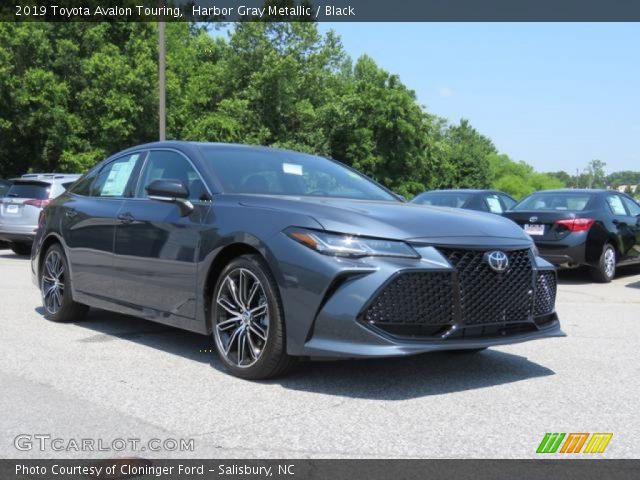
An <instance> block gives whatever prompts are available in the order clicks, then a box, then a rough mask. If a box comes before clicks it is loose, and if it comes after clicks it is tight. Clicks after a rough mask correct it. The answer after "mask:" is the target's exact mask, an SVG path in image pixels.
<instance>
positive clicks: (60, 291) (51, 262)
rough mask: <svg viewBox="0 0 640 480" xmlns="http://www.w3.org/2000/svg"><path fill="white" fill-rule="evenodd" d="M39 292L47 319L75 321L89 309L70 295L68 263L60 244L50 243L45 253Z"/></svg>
mask: <svg viewBox="0 0 640 480" xmlns="http://www.w3.org/2000/svg"><path fill="white" fill-rule="evenodd" d="M40 292H41V295H42V306H43V307H44V312H45V313H44V316H45V318H47V319H48V320H51V321H54V322H75V321H78V320H81V319H82V318H83V317H84V316H85V315H86V314H87V311H88V310H89V307H87V306H86V305H82V304H80V303H76V302H74V301H73V298H72V297H71V275H70V273H69V264H68V263H67V257H66V256H65V254H64V251H63V250H62V248H61V247H60V245H57V244H56V245H52V246H51V247H50V248H49V249H48V250H47V252H46V253H45V256H44V261H43V262H42V268H41V272H40Z"/></svg>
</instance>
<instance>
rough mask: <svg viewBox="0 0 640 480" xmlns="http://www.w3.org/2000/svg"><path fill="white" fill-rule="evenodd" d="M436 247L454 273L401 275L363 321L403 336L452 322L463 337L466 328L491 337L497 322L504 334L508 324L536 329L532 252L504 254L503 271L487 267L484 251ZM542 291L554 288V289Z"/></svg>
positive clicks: (433, 333) (440, 330) (435, 331)
mask: <svg viewBox="0 0 640 480" xmlns="http://www.w3.org/2000/svg"><path fill="white" fill-rule="evenodd" d="M438 250H439V251H440V252H441V253H442V254H443V255H444V257H445V258H446V259H447V260H448V261H449V262H450V263H451V265H452V267H453V268H454V270H453V271H444V272H442V271H440V272H438V271H433V272H431V271H422V272H411V271H410V272H401V273H399V274H398V275H397V276H395V277H394V278H393V279H392V280H390V281H389V283H388V284H387V285H386V286H385V287H384V288H383V289H382V290H381V291H380V292H379V293H378V294H377V296H376V297H375V298H374V299H373V300H372V301H371V303H370V304H369V306H368V307H367V308H366V309H365V310H364V312H363V314H362V317H361V319H362V320H363V321H365V322H367V323H368V324H371V325H375V326H377V327H379V328H380V329H382V330H384V331H386V332H387V333H389V334H391V335H395V336H404V337H438V336H441V335H443V334H445V333H446V332H447V331H448V330H450V327H451V326H452V325H454V324H457V325H458V330H456V332H457V333H456V334H457V335H465V333H464V330H468V334H469V335H479V336H483V335H491V334H492V333H491V332H490V331H489V330H486V328H489V326H491V328H493V326H499V327H500V329H502V330H500V334H501V335H504V334H506V333H505V332H507V330H506V329H507V328H508V327H509V325H514V326H515V325H522V324H525V323H529V324H530V326H531V327H532V328H534V329H535V328H536V327H535V325H533V324H531V317H532V310H533V306H534V299H533V278H534V276H533V275H534V272H533V267H532V264H531V256H530V252H529V250H527V249H522V250H512V251H507V252H505V253H506V254H507V257H508V259H509V269H508V270H507V271H506V272H504V273H497V272H495V271H493V270H492V269H491V267H489V265H488V264H487V263H486V261H485V260H484V255H485V253H486V251H481V250H461V249H448V248H439V249H438ZM546 273H547V272H544V274H545V280H538V282H539V283H540V282H542V283H543V284H544V285H545V286H549V285H550V283H549V282H550V281H555V277H553V278H549V279H547V276H546ZM551 273H553V272H551ZM538 290H540V287H538ZM544 291H545V292H549V291H553V292H555V288H553V289H550V288H546V289H545V290H544ZM554 297H555V295H554V296H546V297H544V299H542V298H540V300H539V303H540V307H539V308H541V311H542V310H544V308H547V309H548V308H551V309H553V304H554V301H555V298H554ZM543 300H544V301H546V304H545V305H543ZM536 305H538V298H537V297H536ZM549 305H550V307H549ZM485 327H486V328H485ZM476 329H480V330H478V331H479V332H480V333H478V332H475V330H476ZM508 332H509V333H513V332H512V331H511V330H508ZM494 333H495V332H494Z"/></svg>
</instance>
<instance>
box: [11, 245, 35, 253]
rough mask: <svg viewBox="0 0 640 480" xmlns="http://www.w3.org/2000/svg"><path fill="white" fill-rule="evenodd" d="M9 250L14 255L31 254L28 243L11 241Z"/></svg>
mask: <svg viewBox="0 0 640 480" xmlns="http://www.w3.org/2000/svg"><path fill="white" fill-rule="evenodd" d="M11 250H13V253H15V254H16V255H31V245H30V244H28V243H12V244H11Z"/></svg>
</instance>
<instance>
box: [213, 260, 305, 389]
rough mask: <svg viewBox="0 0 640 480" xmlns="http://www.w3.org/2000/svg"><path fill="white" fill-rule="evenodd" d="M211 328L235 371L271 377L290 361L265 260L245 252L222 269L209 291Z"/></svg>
mask: <svg viewBox="0 0 640 480" xmlns="http://www.w3.org/2000/svg"><path fill="white" fill-rule="evenodd" d="M211 314H212V318H211V320H212V321H211V326H212V329H213V339H214V342H215V345H216V351H217V353H218V356H219V357H220V360H221V361H222V363H223V364H224V365H225V367H226V368H227V369H229V370H230V371H231V372H232V373H233V374H234V375H236V376H238V377H241V378H247V379H253V380H257V379H265V378H272V377H276V376H279V375H283V374H284V373H286V372H287V371H288V370H289V368H290V367H291V366H292V364H293V358H292V357H290V356H288V355H287V353H286V347H285V329H284V315H283V313H282V304H281V301H280V295H279V293H278V288H277V285H276V283H275V281H274V279H273V276H272V275H271V272H270V271H269V268H268V267H267V265H266V264H265V262H264V261H263V260H262V259H261V258H260V257H259V256H257V255H243V256H241V257H238V258H237V259H235V260H233V261H231V262H230V263H229V264H228V265H227V266H226V267H225V268H224V269H223V271H222V273H221V274H220V277H219V278H218V281H217V283H216V287H215V289H214V292H213V298H212V307H211Z"/></svg>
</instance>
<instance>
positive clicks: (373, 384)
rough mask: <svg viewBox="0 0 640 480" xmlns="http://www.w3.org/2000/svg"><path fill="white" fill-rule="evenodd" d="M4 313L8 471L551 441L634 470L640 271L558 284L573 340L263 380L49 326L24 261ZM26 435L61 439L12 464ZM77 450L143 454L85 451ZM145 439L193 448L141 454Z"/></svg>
mask: <svg viewBox="0 0 640 480" xmlns="http://www.w3.org/2000/svg"><path fill="white" fill-rule="evenodd" d="M0 302H1V303H0V305H1V307H0V324H1V326H0V328H1V332H2V334H1V335H0V391H1V392H2V393H1V395H0V411H1V412H2V414H1V415H0V435H1V437H0V456H1V457H5V458H26V457H33V458H48V457H55V458H74V457H90V458H91V457H105V456H115V455H117V456H125V455H128V456H130V455H136V456H144V457H160V456H161V457H195V458H206V457H215V458H227V457H229V458H231V457H232V458H252V457H256V458H268V457H287V458H307V457H312V458H323V457H332V458H333V457H336V458H338V457H384V458H391V457H419V458H436V457H454V458H455V457H482V458H484V457H491V458H505V457H506V458H515V457H535V456H536V453H535V450H536V448H537V446H538V444H539V443H540V441H541V440H542V437H543V436H544V434H545V432H567V433H568V432H612V433H613V438H612V440H611V442H610V444H609V446H608V448H607V450H606V452H605V453H604V454H603V455H602V456H603V457H605V458H638V457H640V415H638V411H637V410H638V409H637V405H638V399H639V398H640V381H639V379H640V268H630V269H624V270H622V271H621V272H620V275H619V277H618V278H617V279H616V280H615V281H614V282H613V283H611V284H607V285H602V284H594V283H591V282H590V279H589V277H588V275H586V273H585V272H581V271H571V272H563V273H562V274H561V276H560V286H559V293H558V303H557V310H558V313H559V315H560V318H561V321H562V325H563V329H564V331H565V332H566V333H567V334H568V336H567V337H566V338H554V339H545V340H537V341H534V342H529V343H524V344H518V345H513V346H507V347H499V348H493V349H490V350H487V351H485V352H482V353H480V354H475V355H474V354H451V353H449V354H447V353H437V354H427V355H421V356H417V357H409V358H396V359H383V360H359V361H342V362H323V363H316V362H306V363H303V364H301V365H300V366H299V367H298V368H297V369H296V370H295V371H294V372H293V373H292V374H291V375H290V376H288V377H286V378H284V379H278V380H273V381H269V382H249V381H245V380H240V379H237V378H234V377H232V376H230V375H228V374H226V373H225V372H224V371H223V370H222V369H221V366H220V363H219V362H218V360H217V357H216V356H215V353H211V351H210V349H211V348H213V342H212V341H211V339H210V338H208V337H204V336H200V335H196V334H191V333H188V332H182V331H180V330H176V329H173V328H169V327H165V326H162V325H157V324H153V323H150V322H147V321H144V320H138V319H136V318H132V317H126V316H121V315H115V314H111V313H108V312H104V311H98V310H91V311H90V313H89V315H88V317H87V320H86V321H84V322H80V323H76V324H55V323H52V322H49V321H47V320H45V319H44V318H43V316H42V310H41V308H40V296H39V292H38V291H37V289H36V288H35V287H34V286H33V285H32V284H31V281H30V271H29V261H28V259H27V258H26V257H19V256H16V255H14V254H13V253H12V252H10V251H9V250H0ZM21 434H23V435H39V434H44V435H49V436H50V437H51V438H52V439H53V438H58V439H61V440H62V441H61V442H58V443H57V447H58V448H62V451H54V450H52V449H51V448H47V449H46V450H44V451H41V450H40V449H39V443H38V442H35V441H34V442H33V447H32V448H31V449H30V450H26V449H25V450H24V451H23V450H18V449H16V447H15V445H14V444H15V442H14V440H15V438H16V436H18V435H21ZM75 439H78V440H79V439H94V440H95V441H96V442H97V441H98V440H101V441H102V442H103V443H102V445H103V447H104V446H105V445H111V446H113V441H114V440H115V439H125V440H127V439H140V441H141V445H139V446H138V447H136V449H135V450H134V449H132V448H129V447H127V448H126V449H125V450H124V451H122V452H115V453H114V451H93V452H86V451H85V452H83V451H77V450H76V449H75V448H74V444H73V440H75ZM150 439H160V440H161V441H164V440H167V439H193V447H194V448H193V451H176V450H174V451H150V450H148V449H146V450H140V449H138V448H143V449H144V448H146V447H144V445H148V440H150ZM154 445H157V444H156V443H154ZM116 446H119V444H117V445H116ZM167 446H168V447H172V446H173V444H172V443H171V442H169V444H167ZM23 447H24V444H23ZM48 447H50V445H49V446H48ZM591 457H593V455H591Z"/></svg>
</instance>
